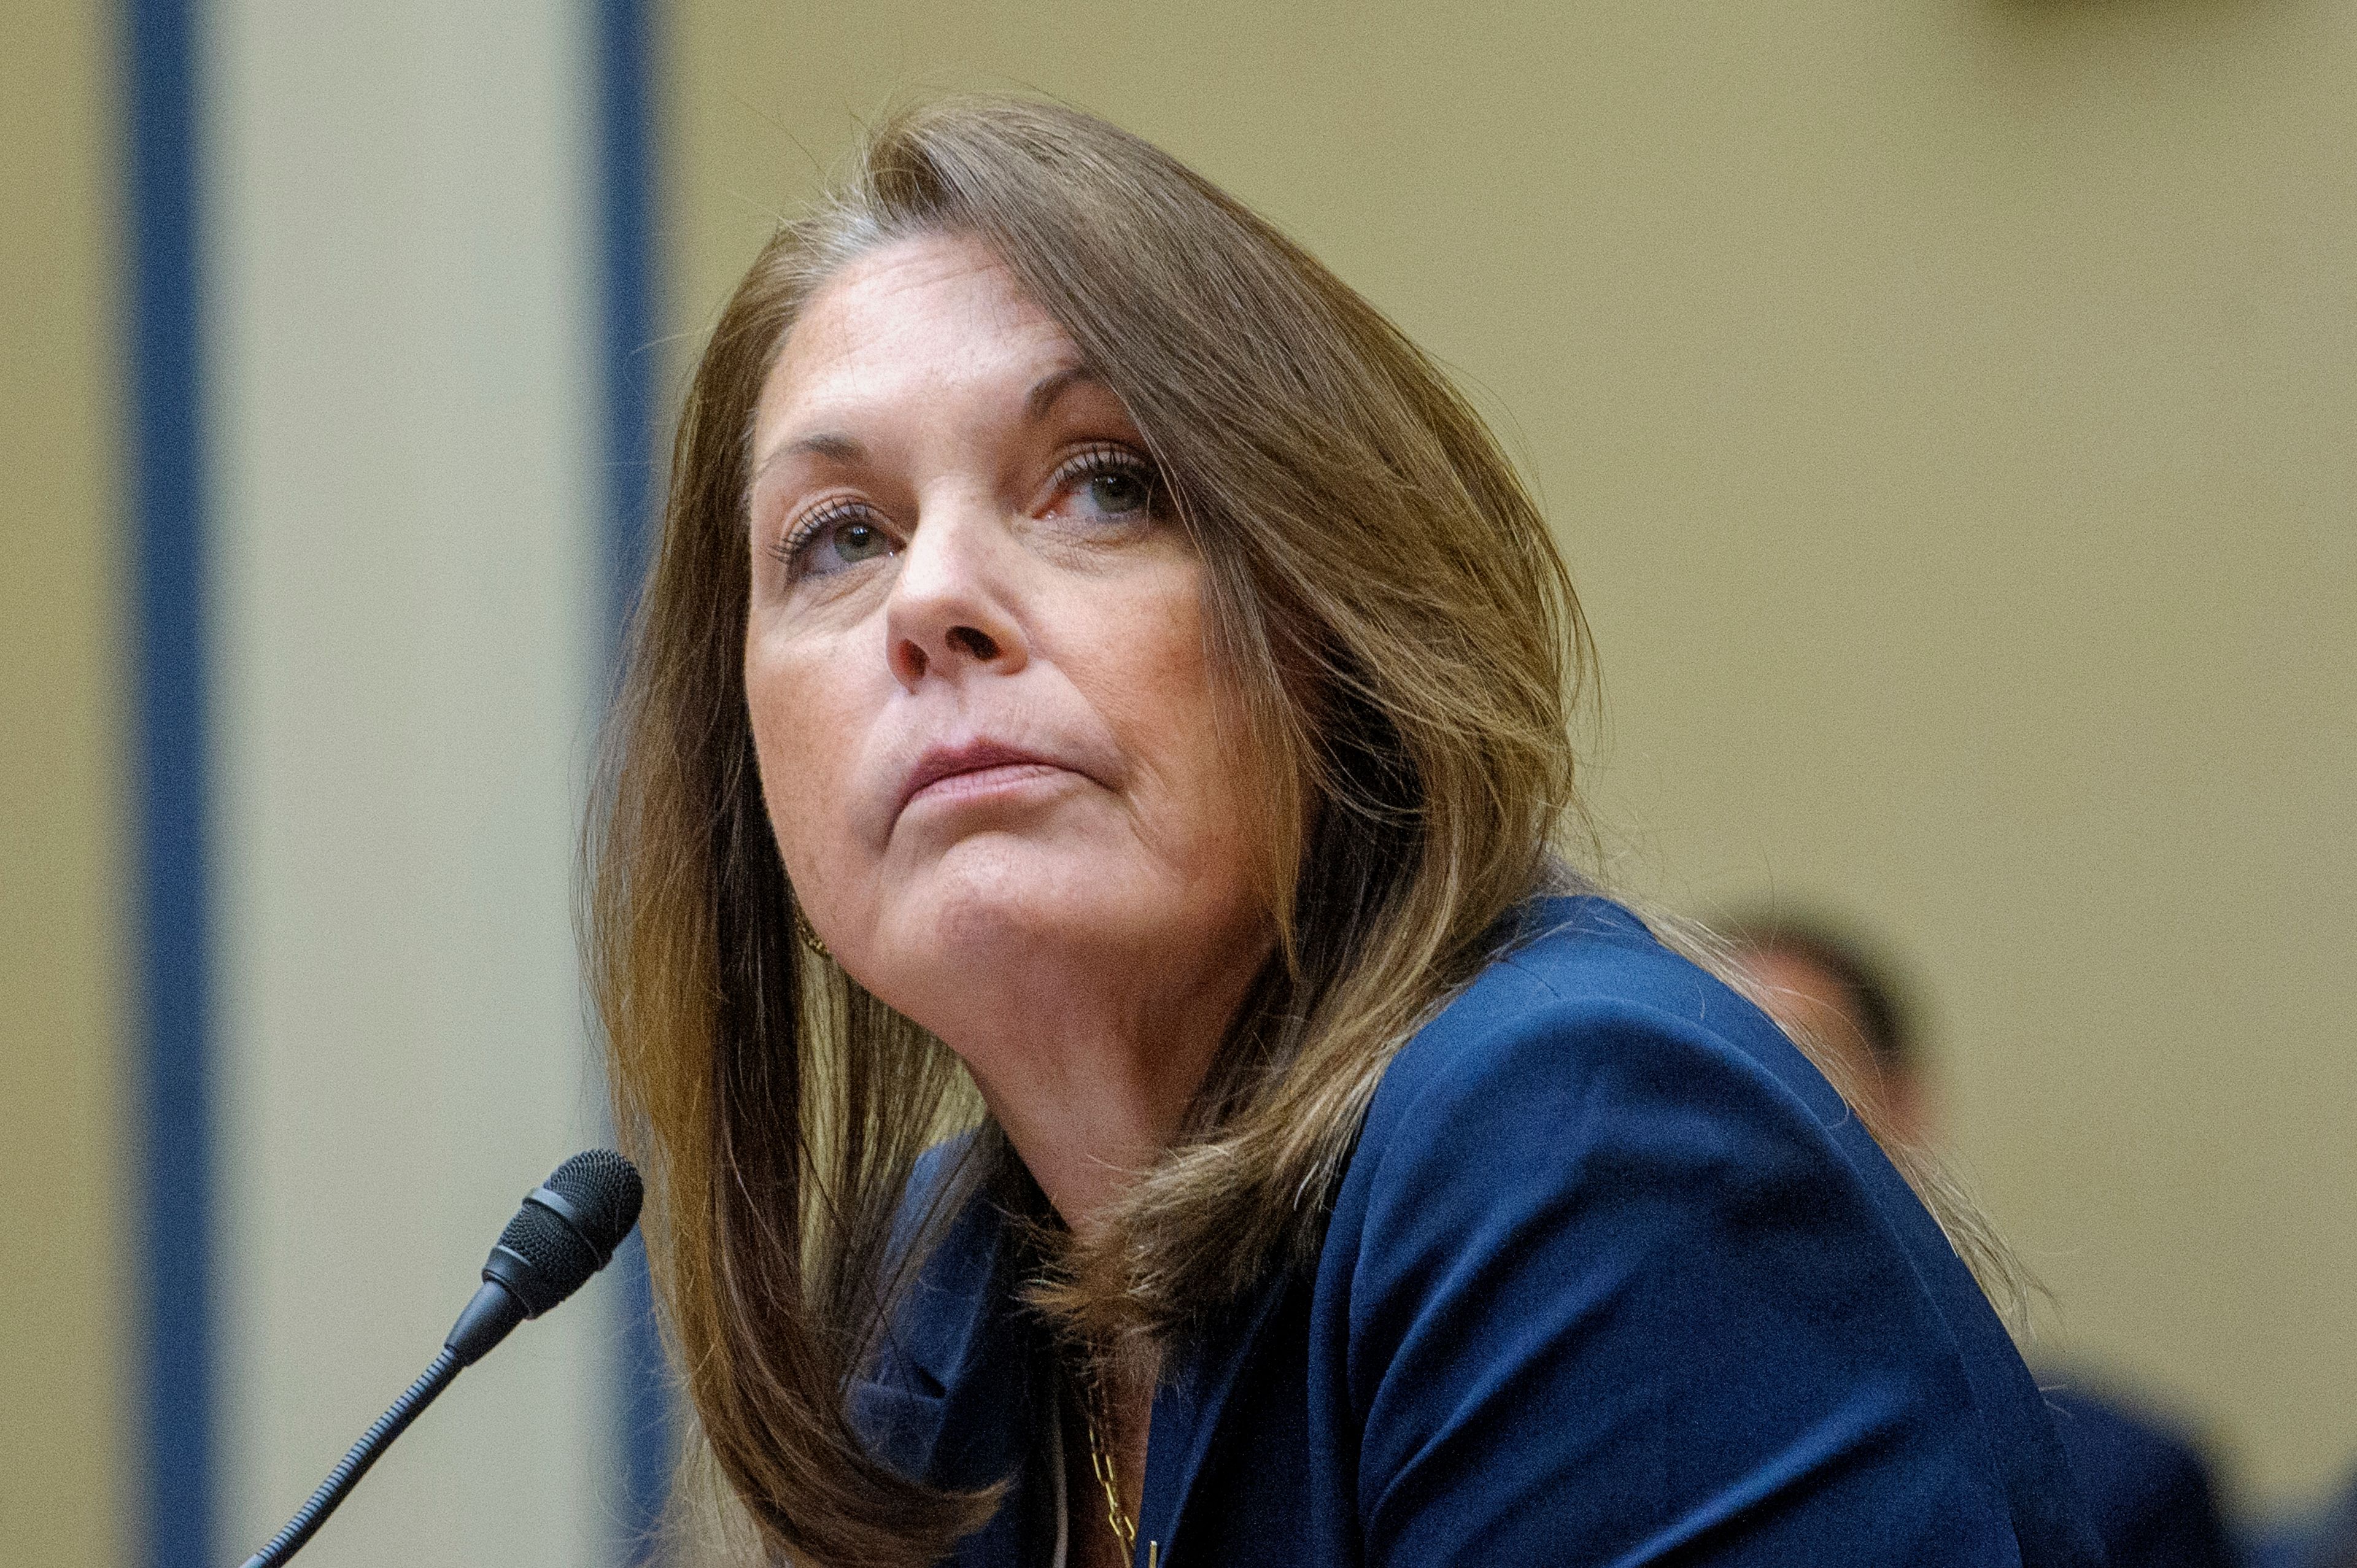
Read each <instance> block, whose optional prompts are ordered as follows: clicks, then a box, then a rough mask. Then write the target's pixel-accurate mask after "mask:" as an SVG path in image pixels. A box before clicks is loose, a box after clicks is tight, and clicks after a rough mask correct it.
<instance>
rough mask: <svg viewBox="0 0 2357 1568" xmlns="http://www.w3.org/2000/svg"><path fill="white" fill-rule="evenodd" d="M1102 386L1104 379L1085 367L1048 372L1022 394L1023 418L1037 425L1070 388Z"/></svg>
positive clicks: (1072, 366)
mask: <svg viewBox="0 0 2357 1568" xmlns="http://www.w3.org/2000/svg"><path fill="white" fill-rule="evenodd" d="M1104 384H1105V381H1104V378H1103V376H1101V375H1099V374H1097V373H1096V371H1094V370H1092V369H1091V368H1090V367H1089V366H1087V365H1066V366H1065V367H1064V368H1063V369H1061V370H1060V371H1049V372H1048V373H1047V374H1046V375H1044V376H1042V377H1040V378H1039V381H1036V382H1034V383H1033V384H1032V387H1031V390H1030V391H1029V392H1027V393H1025V394H1024V398H1023V417H1024V418H1026V419H1028V420H1030V421H1031V422H1032V423H1034V424H1037V423H1038V422H1039V421H1040V420H1042V419H1045V418H1046V417H1047V416H1048V412H1049V410H1050V409H1052V408H1054V407H1055V406H1056V400H1057V399H1058V398H1060V397H1062V396H1063V395H1064V394H1065V393H1066V392H1070V391H1071V390H1072V388H1074V387H1076V386H1082V385H1087V386H1099V387H1101V386H1103V385H1104Z"/></svg>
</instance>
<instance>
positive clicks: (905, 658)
mask: <svg viewBox="0 0 2357 1568" xmlns="http://www.w3.org/2000/svg"><path fill="white" fill-rule="evenodd" d="M1002 532H1003V530H1001V529H1000V528H999V527H998V525H997V523H996V520H995V519H994V518H992V517H990V516H989V515H987V513H986V512H985V511H984V510H981V509H966V508H959V509H955V510H942V511H939V512H936V514H935V515H933V516H931V517H928V518H920V520H919V521H918V524H917V530H916V532H915V534H914V535H913V536H911V537H910V539H909V543H908V545H907V547H906V548H905V549H903V550H902V551H901V553H900V564H899V570H898V572H896V573H895V574H894V576H893V583H892V595H891V597H890V599H889V600H888V602H887V604H886V608H885V636H886V638H887V639H888V651H887V655H886V657H887V659H888V660H889V662H890V664H891V666H892V675H893V678H894V679H895V680H897V681H899V682H900V684H901V685H902V686H904V687H906V688H907V689H908V690H909V691H911V692H913V691H915V690H916V689H917V687H918V686H919V684H920V683H921V682H923V681H924V680H925V679H926V678H927V677H929V676H931V677H937V678H942V679H951V680H954V679H958V678H961V677H963V676H964V675H967V674H971V673H974V672H976V671H988V672H990V673H992V674H996V675H1011V674H1013V673H1014V672H1015V671H1017V670H1019V669H1021V668H1022V667H1023V664H1024V662H1025V660H1026V658H1027V655H1028V650H1027V648H1026V647H1025V643H1024V638H1023V630H1022V628H1021V626H1020V625H1019V624H1018V623H1017V620H1016V618H1015V616H1014V614H1013V613H1012V611H1011V609H1010V608H1009V605H1008V599H1007V592H1008V589H1009V587H1010V586H1011V585H1010V584H1009V583H1008V582H1007V581H1006V580H1005V577H1004V575H1003V574H1004V570H1005V567H1006V562H1005V559H1004V546H1005V544H1006V541H1005V540H1003V539H1002V538H1001V537H999V536H1000V534H1001V533H1002Z"/></svg>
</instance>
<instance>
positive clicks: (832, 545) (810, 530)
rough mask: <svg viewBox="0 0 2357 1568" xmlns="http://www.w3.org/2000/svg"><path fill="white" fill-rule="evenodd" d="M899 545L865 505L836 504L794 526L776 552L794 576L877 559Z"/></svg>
mask: <svg viewBox="0 0 2357 1568" xmlns="http://www.w3.org/2000/svg"><path fill="white" fill-rule="evenodd" d="M899 547H900V546H899V541H897V540H895V539H894V538H893V537H892V535H891V534H890V533H889V532H888V531H887V530H886V529H885V528H884V526H883V524H882V523H881V522H879V521H877V518H876V516H875V514H874V513H872V512H870V511H868V510H866V508H865V507H859V506H849V505H837V506H830V507H827V508H825V509H824V510H821V511H820V512H819V513H818V514H817V515H816V516H814V517H813V518H811V519H810V520H809V521H806V522H804V523H803V524H802V526H801V527H799V528H797V529H795V530H794V531H793V533H792V534H791V536H790V537H789V538H788V539H787V541H786V542H785V543H784V545H783V546H782V547H781V548H780V551H779V553H780V554H781V555H782V556H784V557H785V560H786V564H787V565H788V566H789V567H791V569H792V571H793V574H794V575H796V576H823V575H825V574H827V573H829V572H840V571H843V570H845V568H847V567H852V566H856V565H858V564H861V563H862V562H866V561H874V560H877V559H879V558H881V557H883V556H886V555H889V554H891V553H893V552H894V551H896V550H898V549H899Z"/></svg>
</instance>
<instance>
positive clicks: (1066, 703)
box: [745, 238, 1268, 1070]
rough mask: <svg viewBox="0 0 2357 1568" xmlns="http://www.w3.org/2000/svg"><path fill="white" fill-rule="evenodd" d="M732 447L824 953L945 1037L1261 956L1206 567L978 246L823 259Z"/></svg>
mask: <svg viewBox="0 0 2357 1568" xmlns="http://www.w3.org/2000/svg"><path fill="white" fill-rule="evenodd" d="M753 461H754V465H755V467H754V479H753V483H752V489H751V507H750V516H751V536H750V544H751V551H752V588H751V601H750V604H749V606H748V620H747V627H746V640H745V685H746V693H747V698H748V703H749V706H750V710H751V717H752V725H753V735H754V741H755V745H756V746H757V748H758V751H759V764H760V774H761V784H762V789H763V792H764V795H765V797H766V799H767V801H768V804H769V811H770V822H771V825H772V827H773V828H774V829H775V831H776V834H777V840H778V847H779V850H780V853H781V854H783V856H784V859H785V865H786V871H787V874H788V875H789V876H790V877H791V879H792V882H793V885H794V888H795V891H796V894H797V896H798V897H800V899H801V900H802V906H803V908H804V909H805V911H806V912H807V914H808V916H809V918H810V919H811V921H812V923H813V925H814V926H815V927H816V928H817V929H818V931H819V934H820V935H821V936H822V937H823V939H824V940H825V941H826V942H827V944H828V946H829V947H830V948H831V949H832V950H833V951H834V955H835V957H836V959H837V960H838V961H840V962H841V963H842V964H843V965H844V966H845V969H846V970H848V971H849V972H851V973H852V974H853V975H854V976H855V977H856V978H857V979H858V980H859V981H860V982H861V983H863V984H865V985H866V987H867V988H868V989H869V990H870V991H872V992H874V993H876V994H877V996H879V997H881V998H882V999H883V1000H884V1001H886V1002H887V1003H888V1004H891V1005H893V1006H895V1007H897V1008H899V1010H900V1011H901V1012H903V1013H905V1014H907V1015H909V1016H910V1017H912V1018H914V1019H915V1020H916V1021H917V1022H918V1023H920V1024H921V1025H923V1026H926V1027H928V1028H931V1029H932V1030H933V1031H934V1032H935V1033H936V1034H939V1035H941V1036H942V1037H943V1038H945V1039H947V1040H948V1041H949V1042H950V1043H951V1044H952V1046H957V1045H959V1044H960V1040H961V1036H962V1035H966V1034H968V1033H971V1032H974V1031H976V1030H979V1031H980V1032H981V1033H984V1034H987V1033H989V1032H990V1029H991V1028H992V1027H993V1026H1004V1025H1006V1023H1008V1022H1009V1020H1007V1019H1006V1018H1005V1017H1003V1016H999V1017H993V1016H985V1015H992V1014H1004V1013H1005V1012H1006V1010H1007V1009H1009V1008H1017V1009H1019V1008H1023V1007H1027V1006H1028V1007H1029V1008H1031V1009H1033V1010H1035V1011H1036V1010H1044V1009H1050V1008H1053V1007H1056V1006H1058V1005H1060V1002H1059V995H1058V992H1057V990H1056V987H1057V986H1058V985H1059V983H1060V982H1059V980H1058V976H1060V975H1062V976H1064V977H1065V978H1066V979H1067V980H1070V981H1072V982H1075V983H1080V982H1086V983H1094V984H1098V985H1111V986H1114V988H1115V989H1117V990H1126V991H1127V992H1130V993H1134V994H1133V995H1132V996H1131V998H1130V1000H1129V1002H1128V1003H1127V1004H1125V1005H1127V1006H1128V1007H1130V1008H1131V1009H1133V1010H1135V1011H1136V1012H1138V1013H1139V1015H1140V1016H1138V1017H1137V1018H1136V1019H1135V1020H1133V1022H1134V1023H1135V1024H1137V1025H1138V1026H1148V1025H1150V1024H1151V1022H1152V1017H1151V1015H1152V1013H1153V1012H1154V1010H1155V1009H1157V1008H1164V1009H1167V1008H1168V1007H1170V1006H1171V1005H1173V1004H1174V998H1176V997H1178V996H1179V995H1181V994H1183V993H1190V988H1191V993H1200V987H1201V986H1202V985H1203V984H1204V983H1205V982H1206V979H1207V977H1208V976H1210V975H1211V974H1214V973H1223V972H1227V971H1231V970H1235V969H1238V968H1241V970H1242V971H1243V972H1247V973H1248V972H1249V971H1250V970H1251V969H1253V968H1254V967H1256V965H1257V963H1258V961H1259V959H1260V957H1261V956H1262V955H1263V954H1264V953H1265V951H1266V949H1267V941H1268V939H1267V936H1266V919H1265V915H1264V914H1263V912H1262V911H1263V904H1262V901H1261V899H1260V898H1259V897H1258V896H1257V893H1256V890H1255V888H1254V886H1253V876H1252V845H1253V844H1254V842H1256V841H1255V837H1254V832H1252V831H1251V824H1252V822H1253V821H1254V819H1253V817H1252V812H1253V811H1254V802H1253V800H1252V799H1251V789H1250V785H1249V782H1248V777H1249V775H1250V773H1251V770H1250V769H1249V768H1242V767H1239V766H1238V764H1237V759H1236V758H1235V757H1232V756H1227V755H1223V754H1222V737H1223V734H1224V733H1225V732H1224V731H1223V728H1222V725H1220V723H1219V722H1218V721H1219V707H1220V703H1219V696H1218V688H1217V686H1216V683H1215V682H1214V680H1213V676H1212V671H1211V669H1210V667H1209V664H1208V661H1207V657H1206V645H1205V639H1204V614H1205V611H1204V602H1203V583H1204V570H1203V564H1202V563H1201V561H1200V559H1199V558H1198V557H1197V556H1196V554H1195V553H1194V551H1193V549H1192V548H1191V547H1190V546H1189V542H1188V541H1187V539H1186V537H1185V535H1184V533H1183V532H1181V530H1180V529H1179V526H1178V525H1177V524H1176V522H1175V521H1173V520H1172V518H1171V517H1170V516H1169V514H1168V509H1167V507H1166V506H1165V504H1164V499H1163V497H1162V494H1161V491H1160V486H1159V482H1158V480H1157V477H1156V475H1155V472H1154V469H1153V467H1152V465H1151V463H1150V462H1149V461H1148V459H1147V458H1146V452H1145V445H1144V443H1143V442H1142V441H1141V440H1140V438H1139V435H1138V433H1137V430H1136V428H1135V426H1134V425H1133V424H1131V423H1130V420H1129V417H1128V415H1127V414H1126V413H1125V412H1124V410H1123V407H1122V404H1121V402H1120V400H1119V399H1117V398H1116V397H1114V394H1113V392H1111V390H1110V389H1108V388H1107V387H1106V386H1105V385H1104V384H1103V382H1102V381H1098V380H1097V379H1096V378H1095V377H1094V376H1093V375H1092V373H1091V371H1089V370H1088V368H1087V367H1086V366H1085V365H1084V364H1083V363H1082V360H1081V358H1080V356H1079V354H1078V352H1077V350H1076V349H1074V348H1073V345H1072V343H1071V339H1069V338H1067V337H1066V336H1065V335H1064V333H1063V331H1062V330H1061V329H1060V328H1058V327H1057V325H1056V324H1055V323H1054V322H1053V321H1052V320H1050V319H1049V317H1047V316H1046V315H1045V314H1043V313H1042V312H1041V311H1040V310H1039V307H1038V306H1035V305H1033V304H1032V303H1031V302H1030V300H1029V299H1028V298H1027V297H1026V296H1025V295H1023V294H1022V292H1021V291H1020V290H1019V289H1018V288H1017V285H1016V284H1015V282H1014V280H1013V278H1012V277H1011V276H1010V275H1009V274H1007V273H1006V270H1005V269H1004V268H1003V267H1001V266H1000V265H999V264H998V263H996V261H995V260H994V259H993V257H992V256H991V255H990V253H989V252H987V251H985V250H984V249H982V248H981V247H980V246H979V245H977V244H974V243H973V242H967V241H963V240H959V239H952V238H926V239H920V240H912V241H907V242H899V243H896V244H893V245H890V246H888V247H886V248H883V249H881V250H878V251H877V252H872V253H871V254H869V255H868V256H866V258H864V259H862V260H861V261H859V262H856V263H853V264H852V265H850V266H849V267H847V268H846V269H845V271H844V272H843V273H841V274H838V275H837V276H836V277H835V278H834V280H832V281H831V282H830V283H829V284H828V285H826V286H825V287H824V288H823V289H822V290H821V291H820V293H819V294H818V295H817V296H816V297H815V298H814V299H813V301H812V302H811V304H810V306H808V308H807V309H806V310H805V311H804V313H803V314H802V317H801V319H800V321H799V322H798V323H797V324H796V326H795V327H794V328H793V330H792V332H791V334H790V335H789V336H788V338H787V339H786V342H785V345H784V347H783V349H782V350H781V352H780V356H779V359H778V362H777V364H776V366H775V367H774V369H773V370H772V371H770V377H769V380H768V381H767V383H766V384H765V386H764V388H763V390H762V393H761V397H760V402H759V405H758V407H757V409H756V411H755V419H754V435H753ZM1075 966H1077V968H1076V967H1075ZM1241 983H1242V982H1241V979H1239V980H1237V981H1236V983H1233V984H1230V983H1219V984H1217V985H1215V987H1214V989H1215V990H1217V991H1219V992H1220V993H1223V994H1225V995H1228V996H1230V997H1232V996H1233V995H1234V994H1236V993H1237V991H1238V989H1239V988H1240V985H1241ZM1010 988H1012V989H1011V992H1010ZM969 1059H970V1060H971V1059H972V1058H969ZM981 1065H982V1064H976V1066H977V1069H978V1070H980V1068H981Z"/></svg>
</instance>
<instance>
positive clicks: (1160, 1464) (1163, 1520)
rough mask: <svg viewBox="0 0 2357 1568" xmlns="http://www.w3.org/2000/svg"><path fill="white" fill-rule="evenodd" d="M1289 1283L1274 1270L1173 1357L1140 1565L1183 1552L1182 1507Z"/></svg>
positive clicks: (1151, 1444)
mask: <svg viewBox="0 0 2357 1568" xmlns="http://www.w3.org/2000/svg"><path fill="white" fill-rule="evenodd" d="M1291 1282H1292V1276H1291V1275H1290V1274H1289V1273H1287V1272H1286V1271H1285V1270H1282V1269H1273V1270H1271V1271H1270V1273H1269V1276H1268V1277H1267V1278H1266V1279H1265V1280H1263V1281H1262V1282H1261V1283H1260V1284H1259V1285H1258V1286H1257V1287H1256V1288H1255V1289H1254V1292H1253V1294H1251V1295H1249V1296H1247V1297H1245V1298H1244V1299H1243V1301H1242V1302H1240V1303H1238V1304H1237V1305H1236V1307H1234V1308H1233V1309H1232V1311H1231V1312H1230V1313H1229V1314H1228V1315H1225V1316H1223V1318H1222V1320H1221V1321H1220V1322H1218V1323H1215V1324H1214V1325H1213V1326H1211V1327H1210V1328H1208V1329H1206V1330H1205V1331H1204V1333H1203V1334H1202V1335H1201V1336H1200V1337H1199V1338H1198V1339H1196V1340H1195V1341H1194V1342H1193V1343H1192V1344H1190V1345H1189V1346H1188V1347H1187V1348H1185V1349H1184V1351H1183V1352H1182V1353H1181V1354H1179V1357H1178V1358H1177V1363H1176V1365H1175V1366H1174V1367H1172V1368H1171V1369H1169V1375H1168V1376H1166V1377H1165V1378H1164V1379H1163V1380H1162V1386H1161V1388H1160V1389H1158V1390H1157V1391H1156V1393H1155V1396H1154V1415H1153V1425H1152V1426H1151V1427H1150V1428H1149V1430H1148V1436H1147V1439H1146V1488H1145V1496H1144V1498H1143V1499H1142V1500H1141V1503H1140V1506H1139V1508H1138V1521H1137V1559H1136V1563H1137V1568H1145V1565H1146V1560H1147V1556H1148V1553H1149V1549H1150V1548H1151V1547H1153V1546H1157V1545H1158V1547H1159V1552H1158V1559H1159V1568H1171V1562H1172V1558H1173V1556H1174V1554H1176V1553H1177V1552H1179V1551H1180V1550H1181V1549H1182V1548H1183V1547H1184V1545H1185V1539H1184V1538H1185V1536H1186V1533H1187V1530H1186V1527H1187V1507H1188V1504H1189V1500H1190V1499H1191V1498H1193V1497H1194V1494H1195V1492H1196V1490H1197V1487H1198V1484H1199V1483H1200V1481H1201V1480H1202V1478H1203V1471H1204V1466H1205V1465H1206V1463H1207V1462H1208V1461H1209V1459H1210V1457H1211V1450H1212V1446H1213V1444H1214V1443H1215V1442H1216V1440H1217V1439H1218V1436H1219V1425H1220V1417H1221V1414H1222V1412H1224V1411H1225V1410H1226V1409H1227V1406H1228V1401H1229V1396H1230V1395H1232V1393H1233V1392H1234V1391H1235V1388H1236V1383H1237V1380H1238V1379H1240V1378H1241V1377H1242V1376H1243V1373H1244V1371H1245V1370H1246V1369H1247V1368H1249V1367H1250V1365H1251V1364H1252V1360H1253V1354H1254V1350H1255V1349H1256V1348H1257V1347H1258V1345H1259V1343H1260V1340H1261V1338H1262V1337H1263V1335H1264V1334H1265V1331H1266V1329H1267V1327H1268V1323H1269V1319H1270V1317H1271V1316H1273V1315H1274V1314H1275V1311H1276V1307H1277V1304H1278V1303H1279V1302H1280V1301H1282V1300H1283V1299H1284V1296H1285V1293H1286V1288H1287V1287H1288V1285H1289V1284H1290V1283H1291Z"/></svg>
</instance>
